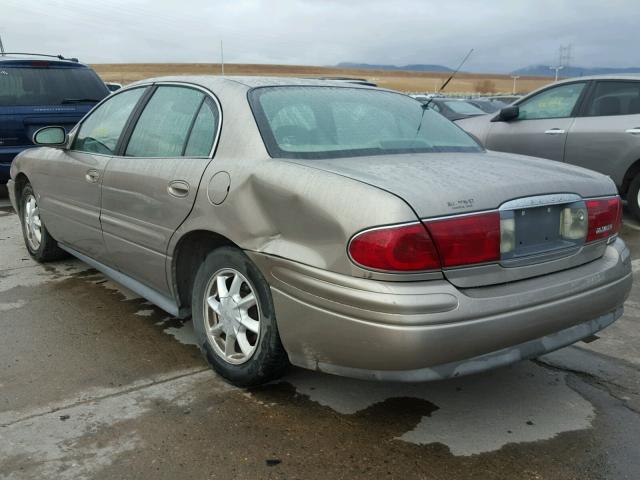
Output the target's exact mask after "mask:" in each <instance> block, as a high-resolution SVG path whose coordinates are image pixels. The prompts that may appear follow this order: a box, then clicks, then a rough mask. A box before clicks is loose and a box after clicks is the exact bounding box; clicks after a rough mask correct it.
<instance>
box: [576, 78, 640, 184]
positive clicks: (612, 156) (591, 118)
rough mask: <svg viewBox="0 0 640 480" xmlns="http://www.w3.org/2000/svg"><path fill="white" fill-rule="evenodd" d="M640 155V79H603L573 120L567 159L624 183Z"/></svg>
mask: <svg viewBox="0 0 640 480" xmlns="http://www.w3.org/2000/svg"><path fill="white" fill-rule="evenodd" d="M638 158H640V81H632V80H600V81H597V82H595V85H594V87H593V88H592V93H591V94H590V95H589V98H588V100H587V101H586V102H585V105H584V107H583V108H582V111H581V115H580V116H578V117H577V118H576V120H575V123H574V124H573V126H572V128H571V130H570V132H569V137H568V139H567V146H566V151H565V161H566V162H567V163H573V164H574V165H579V166H581V167H586V168H590V169H592V170H595V171H597V172H601V173H604V174H605V175H609V176H610V177H611V178H612V179H613V180H614V181H615V182H616V184H617V185H618V187H620V186H621V185H622V181H623V178H624V175H625V173H626V171H627V169H628V168H629V167H630V166H631V164H632V163H633V162H635V161H636V160H638Z"/></svg>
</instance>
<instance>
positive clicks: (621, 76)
mask: <svg viewBox="0 0 640 480" xmlns="http://www.w3.org/2000/svg"><path fill="white" fill-rule="evenodd" d="M580 80H640V74H638V73H616V74H603V75H585V76H584V77H572V78H565V79H563V80H560V81H558V82H557V83H570V82H576V81H580Z"/></svg>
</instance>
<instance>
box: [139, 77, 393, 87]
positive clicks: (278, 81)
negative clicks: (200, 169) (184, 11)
mask: <svg viewBox="0 0 640 480" xmlns="http://www.w3.org/2000/svg"><path fill="white" fill-rule="evenodd" d="M155 82H182V83H192V84H194V85H200V86H202V87H205V88H212V89H214V88H220V87H222V86H224V85H228V84H230V83H233V84H236V85H243V86H245V87H247V88H248V89H251V88H258V87H280V86H320V87H327V86H331V87H341V88H365V89H372V88H376V87H370V86H368V85H361V84H358V83H351V82H345V81H339V80H321V79H318V78H296V77H249V76H234V75H225V76H222V75H174V76H167V77H155V78H146V79H144V80H139V81H137V82H134V83H132V84H130V85H143V84H149V83H155ZM130 85H127V87H128V86H130ZM378 90H381V89H378Z"/></svg>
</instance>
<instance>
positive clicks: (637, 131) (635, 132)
mask: <svg viewBox="0 0 640 480" xmlns="http://www.w3.org/2000/svg"><path fill="white" fill-rule="evenodd" d="M625 132H626V133H630V134H631V135H640V127H636V128H629V129H627V130H625Z"/></svg>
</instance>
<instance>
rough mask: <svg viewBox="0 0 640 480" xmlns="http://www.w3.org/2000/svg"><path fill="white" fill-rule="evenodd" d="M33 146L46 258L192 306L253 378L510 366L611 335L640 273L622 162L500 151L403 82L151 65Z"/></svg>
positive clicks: (232, 362)
mask: <svg viewBox="0 0 640 480" xmlns="http://www.w3.org/2000/svg"><path fill="white" fill-rule="evenodd" d="M223 117H226V118H223ZM35 141H36V143H38V144H41V145H43V147H42V148H34V149H29V150H26V151H24V152H22V153H21V154H20V155H18V157H17V158H16V160H15V161H14V164H13V166H12V170H11V175H12V180H11V182H9V194H10V198H11V200H12V202H13V205H14V206H15V209H16V211H17V212H19V215H20V219H21V221H22V225H23V234H24V241H25V245H26V248H27V250H28V251H29V253H30V254H31V255H32V256H33V257H34V258H35V259H36V260H38V261H42V262H44V261H48V260H52V259H55V258H59V256H60V255H62V254H64V253H65V252H67V253H71V254H73V255H75V256H77V257H78V258H80V259H81V260H83V261H85V262H87V263H88V264H90V265H92V266H93V267H95V268H97V269H99V270H101V271H102V272H104V273H105V274H106V275H108V276H111V277H112V278H114V279H115V280H116V281H118V282H120V283H121V284H123V285H124V286H126V287H128V288H129V289H131V290H133V291H135V292H137V293H138V294H140V295H141V296H143V297H145V298H147V299H148V300H150V301H151V302H153V303H155V304H156V305H158V306H159V307H161V308H163V309H164V310H166V311H167V312H169V313H170V314H172V315H175V316H178V317H181V318H184V317H187V316H189V315H191V316H192V318H193V326H194V330H195V333H196V337H197V343H198V346H199V347H200V349H201V350H202V352H203V353H204V355H205V357H206V359H207V360H208V362H209V363H210V364H211V366H212V367H213V368H214V369H215V370H216V371H217V372H219V373H220V374H221V375H222V376H224V377H225V378H227V379H229V380H230V381H231V382H233V383H235V384H237V385H242V386H247V385H255V384H259V383H262V382H265V381H268V380H270V379H273V378H275V377H277V376H278V375H280V374H281V373H282V372H283V369H284V368H285V367H286V366H287V365H288V363H289V362H291V363H293V364H295V365H298V366H301V367H305V368H311V369H316V370H321V371H325V372H329V373H334V374H341V375H347V376H352V377H359V378H366V379H377V380H401V381H411V382H414V381H423V380H434V379H440V378H447V377H456V376H460V375H465V374H469V373H474V372H478V371H482V370H486V369H490V368H495V367H498V366H501V365H505V364H509V363H512V362H514V361H517V360H520V359H524V358H531V357H535V356H538V355H541V354H543V353H545V352H547V351H550V350H554V349H557V348H560V347H563V346H565V345H568V344H571V343H573V342H576V341H578V340H580V339H582V338H585V337H589V336H591V335H592V334H593V333H594V332H596V331H598V330H600V329H602V328H604V327H606V326H607V325H609V324H611V323H612V322H614V321H615V320H616V319H617V318H618V317H620V315H621V314H622V309H623V303H624V301H625V299H626V297H627V295H628V293H629V290H630V288H631V282H632V275H631V260H630V258H629V251H628V249H627V248H626V246H625V244H624V242H623V241H622V240H621V239H620V238H618V235H617V234H618V228H619V225H620V215H621V204H620V198H619V197H618V196H617V193H616V187H615V185H614V184H613V182H612V181H611V180H610V179H609V178H607V177H605V176H604V175H601V174H599V173H596V172H592V171H589V170H585V169H581V168H577V167H574V166H570V165H563V164H560V163H557V162H550V161H548V160H543V159H535V158H528V157H516V156H513V155H510V154H505V153H498V152H487V151H486V150H484V149H483V148H482V147H481V146H480V145H478V143H476V141H475V140H474V139H472V138H471V137H470V136H469V135H467V134H466V133H465V132H464V131H463V130H462V129H460V128H458V127H457V126H455V125H454V124H453V123H452V122H450V121H448V120H446V119H445V118H444V117H442V116H441V115H439V114H437V113H435V112H434V111H432V110H429V109H425V108H423V106H422V105H421V104H420V103H418V102H416V101H414V100H412V99H410V98H409V97H408V96H406V95H403V94H400V93H397V92H391V91H387V90H381V89H376V88H370V87H365V86H360V85H355V84H348V83H345V82H338V81H336V82H332V81H325V80H300V79H292V78H261V77H168V78H160V79H149V80H145V81H142V82H138V83H135V84H132V85H129V86H127V87H126V88H123V89H122V90H119V91H117V92H114V93H113V94H112V95H110V96H109V97H107V98H106V99H105V100H103V102H102V103H101V104H99V105H98V106H97V107H96V108H95V109H94V110H93V111H92V112H91V113H90V114H89V115H88V116H86V117H85V118H84V119H83V120H82V121H81V122H80V124H79V125H78V126H77V127H76V128H75V129H73V130H72V131H71V132H70V133H69V134H68V135H67V134H66V133H65V131H64V130H63V129H61V128H60V127H55V126H54V127H49V128H43V129H41V130H39V131H38V132H36V134H35Z"/></svg>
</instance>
